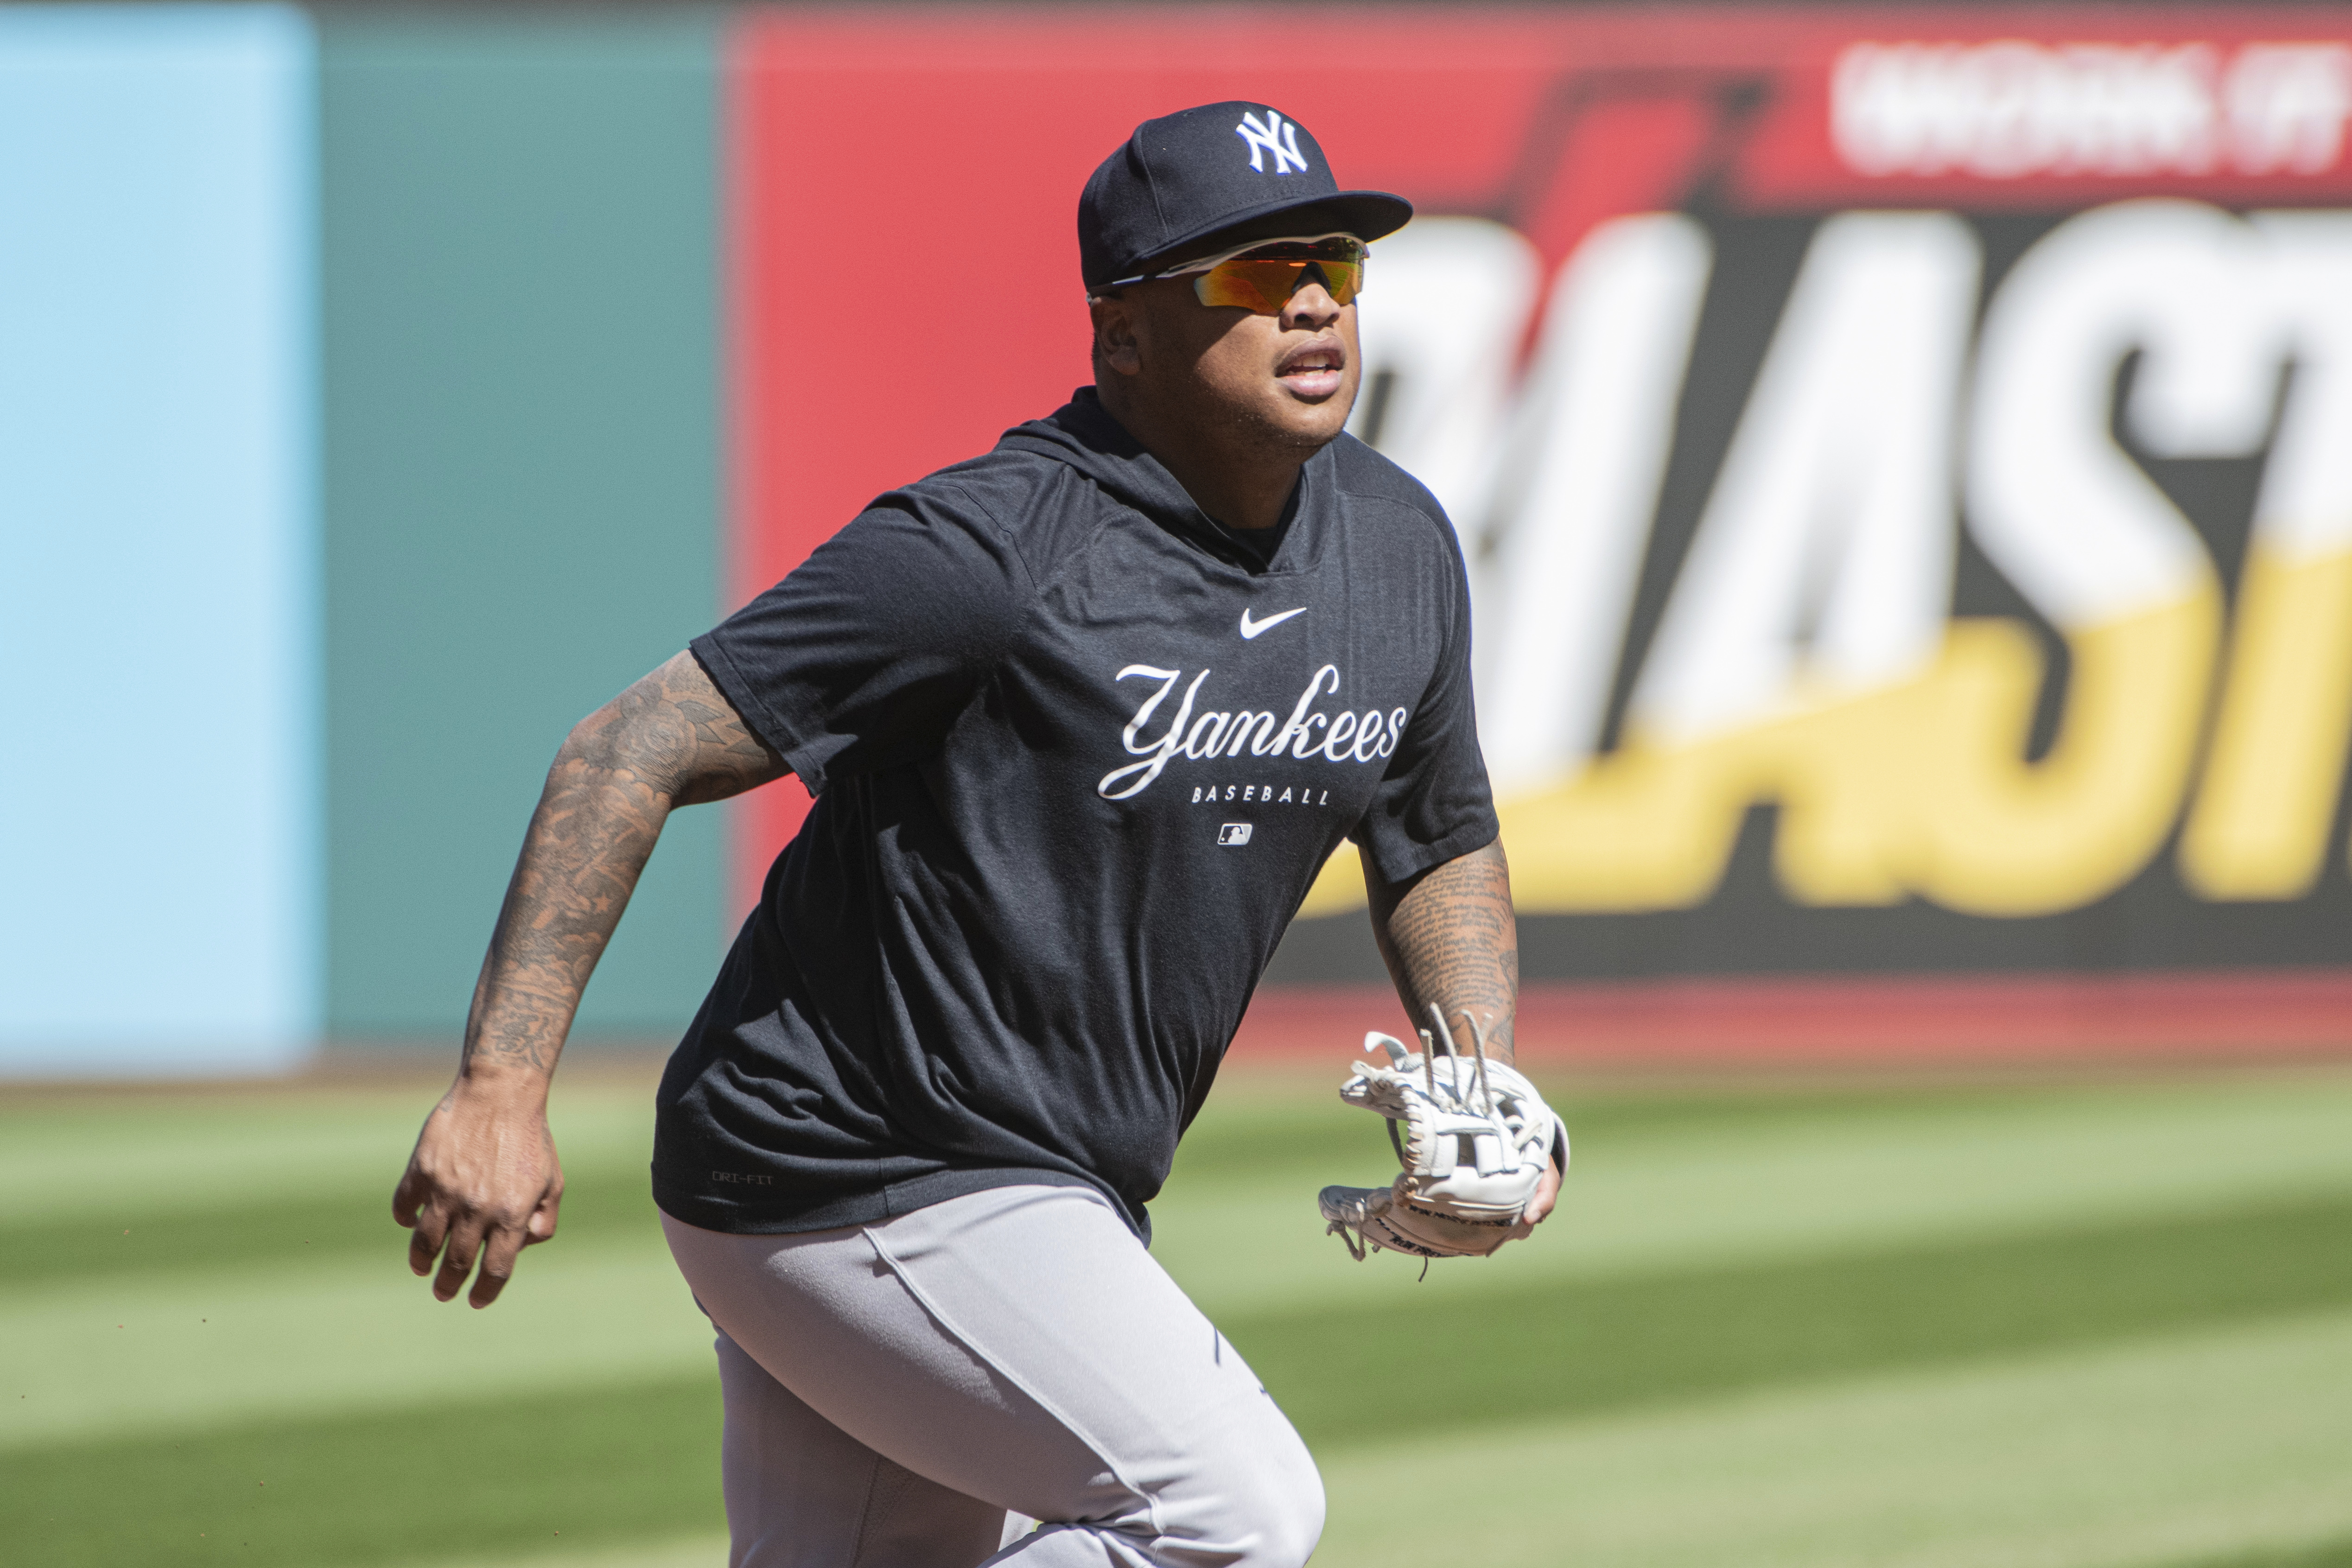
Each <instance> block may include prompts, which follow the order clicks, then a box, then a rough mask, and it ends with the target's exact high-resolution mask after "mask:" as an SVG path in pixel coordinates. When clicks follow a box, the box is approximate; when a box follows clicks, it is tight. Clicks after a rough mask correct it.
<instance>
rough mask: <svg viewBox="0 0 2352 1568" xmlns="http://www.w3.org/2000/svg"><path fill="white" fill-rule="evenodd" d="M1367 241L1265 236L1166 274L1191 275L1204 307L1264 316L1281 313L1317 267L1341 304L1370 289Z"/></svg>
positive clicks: (1351, 237)
mask: <svg viewBox="0 0 2352 1568" xmlns="http://www.w3.org/2000/svg"><path fill="white" fill-rule="evenodd" d="M1365 256H1366V251H1365V246H1364V242H1363V241H1362V240H1360V239H1358V238H1357V237H1356V236H1355V235H1342V234H1334V235H1317V236H1315V237H1314V238H1312V239H1277V240H1261V241H1258V242H1257V243H1255V244H1253V245H1247V246H1242V247H1241V248H1239V249H1237V250H1231V251H1227V252H1226V253H1225V254H1224V255H1223V256H1209V257H1207V258H1205V259H1203V260H1201V261H1196V262H1192V263H1190V264H1189V265H1187V266H1184V267H1178V268H1176V269H1175V270H1174V271H1172V272H1168V273H1163V274H1161V276H1162V277H1190V278H1192V292H1193V294H1194V295H1195V296H1197V297H1198V298H1199V299H1200V301H1201V303H1202V304H1203V305H1237V306H1239V307H1241V308H1243V309H1244V310H1252V311H1255V312H1256V313H1257V314H1258V315H1261V316H1279V315H1281V314H1282V312H1283V310H1284V309H1285V308H1286V307H1287V306H1288V305H1289V303H1290V297H1291V295H1292V294H1293V293H1294V292H1295V291H1296V290H1297V287H1298V286H1299V284H1300V282H1301V281H1303V280H1304V278H1305V277H1306V275H1307V268H1308V267H1313V268H1315V270H1316V271H1317V272H1318V273H1319V274H1320V275H1321V277H1322V280H1323V287H1324V288H1325V289H1326V290H1327V291H1328V293H1329V294H1330V296H1331V302H1332V303H1333V304H1335V305H1346V304H1348V303H1349V302H1350V301H1352V300H1353V299H1354V298H1356V296H1357V295H1359V294H1360V293H1362V292H1363V287H1364V258H1365Z"/></svg>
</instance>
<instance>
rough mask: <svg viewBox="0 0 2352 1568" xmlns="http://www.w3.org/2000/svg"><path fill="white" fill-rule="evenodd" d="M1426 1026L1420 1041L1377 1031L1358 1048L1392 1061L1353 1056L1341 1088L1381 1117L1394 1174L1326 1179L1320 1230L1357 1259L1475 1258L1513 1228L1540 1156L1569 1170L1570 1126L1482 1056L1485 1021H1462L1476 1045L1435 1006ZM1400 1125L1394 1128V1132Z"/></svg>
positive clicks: (1531, 1089)
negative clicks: (1351, 1180)
mask: <svg viewBox="0 0 2352 1568" xmlns="http://www.w3.org/2000/svg"><path fill="white" fill-rule="evenodd" d="M1429 1015H1430V1021H1431V1022H1432V1023H1433V1024H1434V1025H1435V1026H1436V1027H1435V1029H1434V1030H1422V1031H1421V1050H1420V1051H1417V1052H1414V1053H1412V1054H1407V1052H1406V1051H1405V1048H1404V1046H1403V1045H1402V1043H1401V1042H1399V1041H1397V1040H1391V1038H1390V1037H1389V1036H1387V1035H1384V1034H1381V1033H1380V1032H1378V1031H1377V1030H1374V1031H1372V1032H1370V1033H1368V1034H1366V1035H1365V1036H1364V1053H1365V1054H1366V1055H1367V1056H1369V1055H1370V1054H1371V1053H1372V1051H1373V1048H1374V1047H1376V1046H1377V1047H1380V1048H1381V1049H1382V1050H1384V1051H1387V1053H1388V1057H1389V1062H1390V1065H1388V1066H1386V1067H1364V1066H1359V1067H1358V1068H1357V1069H1356V1071H1355V1072H1354V1073H1353V1074H1352V1075H1351V1076H1350V1077H1349V1079H1348V1081H1347V1082H1345V1083H1342V1084H1341V1085H1340V1086H1339V1098H1340V1099H1342V1100H1344V1101H1346V1102H1347V1103H1349V1104H1350V1105H1360V1106H1362V1107H1363V1108H1364V1109H1365V1110H1367V1111H1376V1112H1378V1113H1380V1114H1381V1116H1383V1117H1385V1118H1387V1121H1388V1128H1389V1142H1390V1143H1391V1145H1394V1146H1395V1149H1396V1153H1397V1161H1398V1163H1399V1164H1400V1165H1402V1166H1403V1167H1404V1171H1403V1174H1402V1175H1401V1176H1398V1177H1397V1178H1396V1180H1395V1181H1394V1182H1392V1183H1391V1184H1390V1185H1389V1186H1384V1187H1381V1186H1372V1187H1362V1186H1327V1187H1325V1188H1324V1189H1323V1196H1322V1209H1323V1218H1324V1220H1325V1221H1326V1222H1327V1226H1328V1233H1329V1234H1331V1235H1335V1236H1337V1237H1339V1239H1340V1240H1342V1241H1344V1242H1346V1243H1347V1246H1348V1250H1349V1252H1350V1253H1351V1254H1353V1255H1354V1256H1355V1258H1356V1259H1357V1260H1359V1261H1360V1260H1362V1259H1363V1258H1364V1257H1365V1255H1366V1254H1367V1253H1368V1252H1370V1251H1375V1250H1379V1249H1389V1250H1391V1251H1397V1252H1408V1253H1411V1254H1412V1256H1414V1257H1416V1258H1422V1259H1429V1258H1484V1257H1486V1256H1487V1255H1488V1254H1490V1253H1492V1252H1493V1251H1494V1250H1495V1249H1496V1248H1498V1247H1500V1246H1502V1244H1503V1243H1504V1242H1506V1241H1508V1240H1509V1239H1511V1235H1512V1232H1513V1231H1514V1230H1515V1229H1516V1228H1517V1226H1518V1223H1519V1214H1520V1211H1521V1210H1523V1209H1525V1208H1526V1207H1527V1206H1528V1199H1529V1198H1531V1197H1534V1196H1535V1191H1536V1185H1537V1183H1538V1182H1539V1181H1540V1180H1542V1178H1543V1173H1544V1167H1545V1165H1546V1163H1547V1156H1549V1158H1550V1159H1552V1160H1556V1161H1557V1162H1558V1163H1559V1168H1560V1170H1561V1171H1562V1172H1563V1173H1565V1172H1566V1171H1567V1169H1568V1132H1567V1129H1566V1128H1564V1127H1562V1126H1561V1125H1560V1121H1559V1117H1558V1116H1557V1115H1555V1114H1554V1113H1552V1109H1551V1107H1550V1106H1549V1105H1547V1104H1545V1103H1544V1102H1543V1096H1542V1095H1540V1094H1538V1093H1537V1092H1536V1091H1535V1086H1534V1085H1533V1084H1531V1083H1529V1082H1528V1081H1527V1080H1526V1079H1525V1078H1522V1077H1521V1076H1519V1074H1518V1073H1517V1071H1513V1070H1512V1069H1510V1068H1508V1067H1506V1066H1504V1065H1503V1064H1502V1063H1501V1062H1499V1061H1487V1060H1486V1030H1484V1029H1483V1028H1482V1027H1481V1026H1480V1025H1479V1023H1478V1020H1477V1019H1476V1018H1475V1016H1473V1015H1472V1014H1470V1013H1469V1012H1467V1011H1466V1010H1465V1012H1464V1013H1463V1014H1462V1016H1463V1017H1464V1018H1465V1019H1469V1021H1470V1034H1471V1039H1472V1040H1473V1041H1474V1042H1475V1050H1476V1054H1475V1056H1464V1055H1462V1054H1461V1053H1460V1052H1458V1051H1455V1050H1454V1047H1453V1041H1452V1039H1451V1037H1450V1036H1449V1034H1448V1032H1447V1030H1446V1028H1445V1017H1444V1013H1442V1012H1441V1011H1439V1009H1437V1007H1436V1006H1435V1005H1434V1004H1432V1006H1431V1007H1430V1009H1429ZM1400 1129H1402V1131H1400Z"/></svg>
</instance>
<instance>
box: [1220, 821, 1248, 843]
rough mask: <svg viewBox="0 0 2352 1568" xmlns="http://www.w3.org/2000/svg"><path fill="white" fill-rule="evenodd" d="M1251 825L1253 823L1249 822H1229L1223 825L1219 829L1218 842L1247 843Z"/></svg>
mask: <svg viewBox="0 0 2352 1568" xmlns="http://www.w3.org/2000/svg"><path fill="white" fill-rule="evenodd" d="M1250 826H1251V824H1249V823H1247V822H1227V823H1226V824H1225V825H1224V826H1223V827H1222V828H1219V829H1218V830H1217V842H1219V843H1221V844H1245V843H1247V842H1249V836H1250Z"/></svg>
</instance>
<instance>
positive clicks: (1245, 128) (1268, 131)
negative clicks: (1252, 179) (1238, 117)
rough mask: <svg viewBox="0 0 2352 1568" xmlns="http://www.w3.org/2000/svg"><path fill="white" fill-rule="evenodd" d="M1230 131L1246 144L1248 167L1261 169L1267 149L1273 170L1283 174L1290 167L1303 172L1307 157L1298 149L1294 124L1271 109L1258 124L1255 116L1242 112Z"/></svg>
mask: <svg viewBox="0 0 2352 1568" xmlns="http://www.w3.org/2000/svg"><path fill="white" fill-rule="evenodd" d="M1234 135H1236V136H1238V137H1240V138H1241V139H1242V141H1244V143H1246V144H1247V145H1248V147H1249V150H1250V167H1251V168H1253V169H1255V170H1256V171H1257V172H1259V173H1261V174H1263V173H1265V155H1266V154H1267V153H1269V152H1271V153H1273V154H1274V172H1276V173H1277V174H1287V173H1289V172H1291V170H1293V169H1297V171H1298V172H1300V173H1302V174H1304V173H1305V172H1307V156H1306V154H1305V153H1303V152H1299V151H1298V126H1297V123H1296V122H1294V121H1292V120H1285V119H1283V118H1282V116H1280V115H1278V114H1276V112H1275V111H1274V110H1270V109H1269V110H1266V111H1265V123H1264V124H1262V125H1261V124H1260V123H1258V118H1257V116H1256V115H1255V114H1244V115H1243V116H1242V122H1241V123H1240V124H1239V125H1236V126H1234Z"/></svg>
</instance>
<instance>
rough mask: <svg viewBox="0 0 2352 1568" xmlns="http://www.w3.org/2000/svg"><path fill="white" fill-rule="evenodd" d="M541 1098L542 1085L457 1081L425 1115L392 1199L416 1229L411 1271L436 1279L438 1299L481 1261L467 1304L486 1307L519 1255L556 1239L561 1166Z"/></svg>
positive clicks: (397, 1215) (397, 1213) (453, 1291)
mask: <svg viewBox="0 0 2352 1568" xmlns="http://www.w3.org/2000/svg"><path fill="white" fill-rule="evenodd" d="M544 1096H545V1088H544V1085H543V1083H542V1084H540V1085H536V1086H533V1088H532V1089H502V1088H493V1087H490V1086H488V1085H483V1084H480V1083H478V1082H475V1081H473V1080H468V1079H462V1078H461V1079H460V1080H458V1082H457V1083H456V1084H455V1085H453V1086H452V1087H451V1088H450V1090H449V1092H448V1093H446V1094H445V1095H443V1096H442V1097H441V1103H439V1104H438V1105H436V1106H435V1107H434V1108H433V1114H431V1115H430V1116H428V1117H426V1118H425V1130H424V1132H422V1133H421V1134H418V1135H417V1139H416V1151H415V1153H414V1154H412V1155H409V1157H408V1169H407V1171H406V1173H405V1174H404V1175H403V1176H401V1178H400V1186H399V1187H398V1189H397V1190H395V1191H394V1193H393V1195H392V1217H393V1218H394V1219H397V1220H398V1221H400V1223H401V1224H403V1225H404V1226H407V1227H408V1228H410V1229H411V1230H413V1231H415V1235H414V1236H413V1237H412V1238H411V1239H410V1240H409V1243H408V1266H409V1268H410V1269H412V1270H415V1272H416V1273H418V1274H432V1275H433V1276H434V1279H433V1294H434V1295H435V1296H436V1298H438V1299H439V1300H441V1301H448V1300H450V1299H451V1298H453V1297H455V1296H456V1295H457V1292H458V1291H460V1290H461V1289H463V1288H464V1286H465V1283H466V1276H467V1274H469V1273H472V1272H473V1270H474V1265H475V1263H476V1262H477V1261H478V1262H479V1263H480V1264H481V1272H480V1274H479V1275H478V1276H477V1277H476V1279H475V1281H474V1289H473V1291H472V1293H471V1294H469V1295H468V1296H467V1298H466V1299H467V1301H468V1302H469V1303H470V1304H472V1305H474V1306H476V1307H487V1306H488V1305H489V1304H490V1303H491V1302H492V1301H497V1300H498V1299H499V1291H502V1290H504V1289H506V1283H507V1281H508V1280H509V1279H510V1278H512V1276H513V1274H514V1267H515V1259H516V1257H517V1255H519V1254H520V1252H521V1251H522V1249H524V1248H526V1247H528V1246H530V1244H531V1243H533V1242H535V1241H546V1240H549V1239H551V1238H552V1237H553V1236H554V1235H555V1213H556V1208H557V1207H558V1206H559V1205H560V1204H562V1201H563V1167H562V1166H561V1165H560V1164H559V1163H558V1162H557V1160H556V1157H555V1139H554V1136H553V1135H552V1134H550V1133H549V1132H548V1130H547V1104H546V1100H545V1097H544ZM436 1257H437V1258H439V1259H440V1260H441V1263H440V1269H439V1270H438V1272H436V1271H435V1269H434V1260H435V1259H436Z"/></svg>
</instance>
